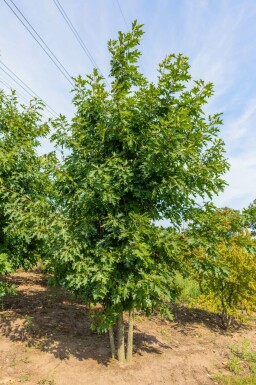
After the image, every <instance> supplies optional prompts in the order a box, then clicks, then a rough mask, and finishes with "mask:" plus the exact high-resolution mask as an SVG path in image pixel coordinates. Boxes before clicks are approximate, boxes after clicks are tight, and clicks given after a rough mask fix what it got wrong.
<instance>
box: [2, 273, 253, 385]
mask: <svg viewBox="0 0 256 385" xmlns="http://www.w3.org/2000/svg"><path fill="white" fill-rule="evenodd" d="M11 280H12V281H13V282H14V283H15V284H16V285H17V286H18V293H19V294H18V295H16V296H9V297H7V298H6V299H5V301H4V304H3V309H2V310H1V311H0V332H1V335H0V384H17V385H18V384H21V383H23V384H27V385H35V384H39V385H40V384H45V385H119V384H126V385H137V384H138V385H139V384H140V385H151V384H152V385H153V384H154V385H160V384H161V385H167V384H168V385H211V384H216V383H217V382H216V380H215V374H217V373H225V372H226V370H227V363H228V359H229V354H230V347H231V346H232V345H234V344H238V345H239V344H241V343H242V341H244V340H245V339H247V340H249V341H251V343H252V346H253V348H255V347H256V345H255V344H256V338H255V337H256V332H255V322H253V323H252V324H251V325H249V326H243V327H240V328H239V329H238V330H235V331H232V333H225V332H224V331H223V330H222V329H221V328H220V326H219V320H218V317H217V316H214V315H212V314H209V313H206V312H203V311H200V310H197V309H188V308H186V307H185V306H184V307H182V306H179V307H177V308H176V309H175V312H174V313H175V321H173V322H170V321H168V322H167V321H162V320H161V319H159V318H158V317H157V316H154V317H152V318H151V319H146V318H145V317H143V316H142V315H140V314H137V315H136V318H135V336H134V359H133V362H132V364H130V365H127V364H122V365H121V364H119V363H118V362H117V361H113V360H111V359H110V347H109V341H108V336H107V335H97V334H95V333H93V332H92V331H91V329H90V317H89V309H88V308H87V307H86V306H85V305H83V304H82V303H80V302H79V301H77V300H72V299H70V297H69V296H68V294H67V293H65V292H64V291H63V290H61V289H57V288H53V287H49V286H47V284H46V281H45V278H44V277H43V275H42V274H40V272H30V273H25V272H19V273H17V274H15V275H14V276H13V277H12V278H11ZM253 344H254V345H253Z"/></svg>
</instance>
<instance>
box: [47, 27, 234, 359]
mask: <svg viewBox="0 0 256 385" xmlns="http://www.w3.org/2000/svg"><path fill="white" fill-rule="evenodd" d="M142 35H143V31H142V26H141V25H138V23H137V22H134V23H133V25H132V31H131V32H128V33H122V32H119V35H118V39H117V40H110V42H109V45H108V47H109V51H110V54H111V62H110V65H111V70H110V75H111V77H112V83H111V89H110V90H108V89H107V87H106V85H105V83H104V79H103V78H102V77H101V76H100V75H99V73H98V71H97V70H96V69H95V70H94V71H93V74H92V75H88V76H87V77H86V78H85V79H83V78H82V77H78V78H77V79H76V80H75V84H76V86H75V90H74V99H73V101H74V104H75V106H76V115H75V117H74V118H73V120H72V123H71V124H68V122H67V121H66V119H65V117H63V116H61V117H60V119H58V120H57V121H55V122H54V127H55V130H56V133H55V135H54V139H55V140H56V142H57V144H58V145H61V146H63V148H65V149H67V150H68V155H67V156H66V157H65V159H64V163H63V164H62V165H61V166H60V167H61V168H60V171H59V172H58V175H57V184H56V190H57V191H58V198H57V200H58V207H59V208H61V213H62V215H63V216H64V218H66V219H65V226H64V227H63V231H62V234H63V236H61V237H59V238H58V242H59V243H58V247H55V251H54V253H53V256H54V258H53V259H52V263H53V270H54V271H55V272H56V271H58V272H59V278H60V282H61V283H62V284H63V285H65V286H66V287H67V288H69V289H71V290H72V291H73V292H76V293H77V294H80V295H82V296H83V297H84V298H85V300H86V301H88V302H91V303H94V304H96V303H100V304H102V305H103V308H104V312H103V313H102V314H101V322H100V324H99V325H100V326H99V330H100V331H105V330H108V329H109V328H111V326H112V325H113V324H114V323H115V322H116V320H117V318H118V316H119V325H121V327H122V312H123V311H126V310H127V311H130V313H131V312H132V311H133V309H138V310H143V311H145V312H146V313H150V312H151V311H152V310H153V309H155V308H156V307H160V308H162V309H163V306H164V305H165V304H166V303H167V304H168V303H169V301H170V298H171V297H172V295H173V293H172V285H171V280H172V276H173V275H174V272H175V270H177V269H178V270H179V269H182V267H181V266H180V265H181V263H180V262H181V258H179V256H180V254H181V249H182V248H181V247H180V244H181V236H180V234H179V233H178V232H177V231H176V229H177V228H178V227H179V225H180V224H181V223H182V221H183V220H188V219H192V218H193V210H194V208H195V206H196V201H197V199H198V197H201V198H203V199H204V198H206V197H208V198H211V196H212V194H214V193H218V192H219V191H221V190H222V189H223V187H224V186H225V182H224V181H223V179H222V175H223V173H224V172H225V171H226V169H227V167H228V165H227V162H226V160H225V158H224V143H223V141H222V140H221V139H220V138H219V137H218V133H219V125H220V124H221V123H222V122H221V117H220V115H219V114H216V115H213V116H209V117H207V116H206V115H205V114H204V112H203V106H204V104H206V103H207V101H208V99H209V97H210V96H211V95H212V94H213V85H212V84H211V83H210V84H204V82H203V81H202V80H200V81H192V79H191V75H190V73H189V64H188V59H187V58H186V57H184V56H182V55H181V54H179V55H168V56H167V57H166V58H165V59H164V60H163V62H162V63H161V64H160V65H159V68H158V80H157V82H156V84H154V83H152V82H149V81H148V80H147V79H146V78H145V77H144V76H143V75H142V74H141V73H140V72H139V69H138V65H137V61H138V58H139V56H140V52H139V50H138V45H139V43H140V40H141V37H142ZM161 218H167V219H169V220H170V221H171V223H172V227H171V228H170V229H168V230H166V229H163V228H159V227H158V226H157V225H156V222H155V221H156V220H159V219H161ZM165 309H166V311H167V310H168V306H165ZM121 334H122V333H121ZM122 338H123V337H121V339H122ZM121 345H122V346H123V343H121ZM119 348H120V346H119ZM121 349H123V347H121ZM122 357H123V354H122ZM120 359H122V358H120Z"/></svg>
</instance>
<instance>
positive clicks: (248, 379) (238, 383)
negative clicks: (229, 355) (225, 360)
mask: <svg viewBox="0 0 256 385" xmlns="http://www.w3.org/2000/svg"><path fill="white" fill-rule="evenodd" d="M216 379H217V380H218V382H219V384H220V385H255V384H256V374H249V375H246V376H234V375H231V376H222V377H217V378H216Z"/></svg>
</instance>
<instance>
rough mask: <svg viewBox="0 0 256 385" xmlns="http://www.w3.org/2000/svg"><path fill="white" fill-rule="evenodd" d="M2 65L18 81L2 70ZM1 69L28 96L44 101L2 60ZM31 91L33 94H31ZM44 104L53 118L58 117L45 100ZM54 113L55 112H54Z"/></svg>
mask: <svg viewBox="0 0 256 385" xmlns="http://www.w3.org/2000/svg"><path fill="white" fill-rule="evenodd" d="M1 64H2V65H4V67H5V68H6V69H8V71H10V72H11V73H12V74H13V75H14V76H15V77H16V78H17V79H19V81H18V80H16V79H15V78H14V77H13V76H12V75H10V74H9V73H8V72H7V71H6V70H5V69H4V68H2V66H1ZM0 69H1V70H2V71H3V72H4V73H5V74H6V75H7V76H9V78H11V79H12V80H13V81H14V82H15V83H16V84H18V86H19V87H21V88H22V89H23V90H24V91H25V92H26V93H27V94H29V95H30V96H31V97H32V98H34V97H37V98H38V99H40V100H42V99H41V98H40V97H39V96H38V95H37V94H36V93H35V92H34V91H33V90H32V89H31V88H30V87H29V86H27V85H26V83H25V82H23V80H21V79H20V78H19V77H18V76H17V75H15V73H14V72H13V71H11V70H10V69H9V68H8V67H7V66H6V65H5V64H4V63H3V62H2V61H1V60H0ZM23 84H24V85H25V86H26V87H27V88H28V90H27V89H26V88H25V87H24V86H23ZM30 90H31V92H30ZM42 102H43V103H44V104H45V106H46V107H45V109H46V110H47V111H48V112H49V113H50V114H51V115H52V116H55V117H56V116H58V114H57V112H55V111H54V110H53V109H52V108H51V107H49V106H48V104H46V103H45V102H44V101H43V100H42ZM52 111H53V112H52Z"/></svg>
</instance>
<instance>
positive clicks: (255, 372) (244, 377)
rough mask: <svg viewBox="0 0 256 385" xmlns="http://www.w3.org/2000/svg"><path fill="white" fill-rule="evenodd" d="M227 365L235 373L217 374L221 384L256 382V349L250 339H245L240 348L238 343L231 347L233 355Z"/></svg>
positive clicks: (249, 383) (244, 384)
mask: <svg viewBox="0 0 256 385" xmlns="http://www.w3.org/2000/svg"><path fill="white" fill-rule="evenodd" d="M227 367H228V369H229V370H230V371H231V372H232V373H233V374H232V375H229V376H217V377H216V380H217V381H218V383H219V384H223V385H254V384H256V351H254V350H252V348H251V342H250V341H249V340H247V339H245V340H244V341H243V342H242V345H241V347H240V348H239V347H238V346H237V345H233V346H232V347H231V355H230V359H229V360H228V364H227Z"/></svg>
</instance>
